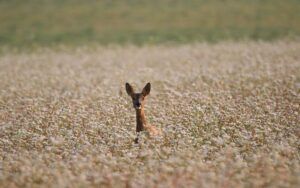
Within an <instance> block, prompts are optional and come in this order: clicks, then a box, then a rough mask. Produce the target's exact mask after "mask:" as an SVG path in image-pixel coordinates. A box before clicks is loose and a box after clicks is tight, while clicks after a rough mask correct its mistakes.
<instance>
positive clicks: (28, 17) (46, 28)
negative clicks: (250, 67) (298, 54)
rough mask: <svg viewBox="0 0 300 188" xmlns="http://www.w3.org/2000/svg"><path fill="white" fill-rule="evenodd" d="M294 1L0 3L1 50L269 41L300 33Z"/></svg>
mask: <svg viewBox="0 0 300 188" xmlns="http://www.w3.org/2000/svg"><path fill="white" fill-rule="evenodd" d="M299 12H300V3H299V1H298V0H285V1H282V0H263V1H262V0H251V1H250V0H249V1H247V0H241V1H236V0H210V1H207V0H185V1H183V0H152V1H148V0H142V1H140V0H124V1H123V0H122V1H110V0H102V1H96V0H87V1H79V0H42V1H41V0H28V1H22V0H10V1H0V22H1V24H0V45H2V46H3V45H4V46H14V47H28V46H36V45H37V46H49V45H54V44H67V45H71V46H74V45H75V46H78V45H82V44H92V43H96V44H99V43H100V44H102V45H103V44H104V45H105V44H111V43H114V44H127V43H134V44H138V45H140V44H157V43H189V42H199V41H209V42H215V41H220V40H244V39H254V40H260V39H262V40H274V39H279V38H282V37H284V38H285V37H292V38H293V37H298V36H299V34H300V22H299V20H300V14H299Z"/></svg>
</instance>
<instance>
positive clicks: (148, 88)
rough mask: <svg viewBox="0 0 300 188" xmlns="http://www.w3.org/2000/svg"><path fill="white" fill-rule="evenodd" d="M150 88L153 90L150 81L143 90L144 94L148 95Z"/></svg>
mask: <svg viewBox="0 0 300 188" xmlns="http://www.w3.org/2000/svg"><path fill="white" fill-rule="evenodd" d="M150 90H151V84H150V83H147V84H146V85H145V87H144V89H143V91H142V94H143V95H144V96H147V95H149V93H150Z"/></svg>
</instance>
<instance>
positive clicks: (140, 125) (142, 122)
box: [136, 108, 146, 132]
mask: <svg viewBox="0 0 300 188" xmlns="http://www.w3.org/2000/svg"><path fill="white" fill-rule="evenodd" d="M145 126H146V117H145V112H144V108H141V109H138V110H136V132H140V131H143V130H144V129H145Z"/></svg>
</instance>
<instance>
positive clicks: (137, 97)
mask: <svg viewBox="0 0 300 188" xmlns="http://www.w3.org/2000/svg"><path fill="white" fill-rule="evenodd" d="M150 90H151V84H150V83H147V84H146V85H145V87H144V88H143V90H142V92H141V93H135V92H134V89H133V87H132V86H131V85H130V84H129V83H126V92H127V94H128V95H129V96H131V98H132V103H133V108H135V109H136V110H140V109H142V108H144V103H145V97H146V96H147V95H148V94H149V93H150Z"/></svg>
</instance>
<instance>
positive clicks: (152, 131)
mask: <svg viewBox="0 0 300 188" xmlns="http://www.w3.org/2000/svg"><path fill="white" fill-rule="evenodd" d="M125 86H126V92H127V94H128V95H129V96H130V97H131V99H132V104H133V108H134V109H135V112H136V133H137V137H136V138H135V140H134V142H135V143H136V144H137V143H138V136H139V133H140V132H142V131H145V132H147V133H148V135H149V136H150V137H154V136H159V135H161V134H162V133H161V130H160V129H158V128H157V127H155V126H153V125H150V124H147V121H146V116H145V110H144V107H145V99H146V96H148V95H149V93H150V90H151V84H150V83H147V84H146V85H145V87H144V88H143V90H142V92H141V93H135V92H134V89H133V87H132V86H131V85H130V84H129V83H126V84H125Z"/></svg>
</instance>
